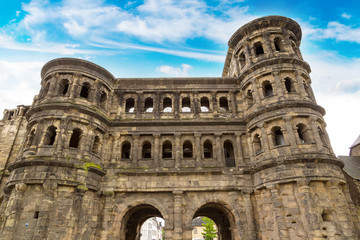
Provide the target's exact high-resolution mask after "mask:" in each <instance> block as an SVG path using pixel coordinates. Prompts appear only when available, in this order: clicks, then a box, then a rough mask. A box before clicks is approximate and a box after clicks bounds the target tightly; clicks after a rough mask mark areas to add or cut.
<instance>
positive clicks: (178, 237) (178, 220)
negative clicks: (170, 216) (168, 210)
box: [173, 190, 183, 240]
mask: <svg viewBox="0 0 360 240" xmlns="http://www.w3.org/2000/svg"><path fill="white" fill-rule="evenodd" d="M173 195H174V236H173V239H174V240H182V232H183V231H182V209H183V206H182V195H183V191H179V190H176V191H173Z"/></svg>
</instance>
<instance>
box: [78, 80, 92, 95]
mask: <svg viewBox="0 0 360 240" xmlns="http://www.w3.org/2000/svg"><path fill="white" fill-rule="evenodd" d="M89 90H90V84H89V83H84V84H83V85H82V87H81V91H80V97H82V98H88V97H89Z"/></svg>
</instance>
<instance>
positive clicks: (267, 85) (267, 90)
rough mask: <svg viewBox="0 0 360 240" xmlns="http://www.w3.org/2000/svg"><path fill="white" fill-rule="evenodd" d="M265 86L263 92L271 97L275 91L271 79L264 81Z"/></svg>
mask: <svg viewBox="0 0 360 240" xmlns="http://www.w3.org/2000/svg"><path fill="white" fill-rule="evenodd" d="M262 86H263V93H264V97H270V96H272V95H273V94H274V93H273V88H272V86H271V83H270V82H269V81H265V82H263V83H262Z"/></svg>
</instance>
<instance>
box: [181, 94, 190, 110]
mask: <svg viewBox="0 0 360 240" xmlns="http://www.w3.org/2000/svg"><path fill="white" fill-rule="evenodd" d="M181 111H182V112H191V103H190V98H189V97H184V98H183V99H182V100H181Z"/></svg>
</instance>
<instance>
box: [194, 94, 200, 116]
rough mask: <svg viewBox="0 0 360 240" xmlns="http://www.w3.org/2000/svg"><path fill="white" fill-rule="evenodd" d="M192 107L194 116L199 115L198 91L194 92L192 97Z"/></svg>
mask: <svg viewBox="0 0 360 240" xmlns="http://www.w3.org/2000/svg"><path fill="white" fill-rule="evenodd" d="M192 102H193V107H192V108H193V109H194V115H195V117H196V118H198V117H199V109H200V104H199V92H195V93H194V99H193V101H192Z"/></svg>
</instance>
